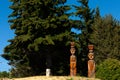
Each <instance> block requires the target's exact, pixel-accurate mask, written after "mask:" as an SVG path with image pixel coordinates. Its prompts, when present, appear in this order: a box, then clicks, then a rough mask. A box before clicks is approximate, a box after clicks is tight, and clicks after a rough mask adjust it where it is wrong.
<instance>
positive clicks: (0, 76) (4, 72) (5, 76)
mask: <svg viewBox="0 0 120 80" xmlns="http://www.w3.org/2000/svg"><path fill="white" fill-rule="evenodd" d="M8 77H9V72H6V71H3V72H0V78H8Z"/></svg>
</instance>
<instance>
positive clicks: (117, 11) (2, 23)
mask: <svg viewBox="0 0 120 80" xmlns="http://www.w3.org/2000/svg"><path fill="white" fill-rule="evenodd" d="M67 1H68V2H67V4H69V5H72V4H75V5H79V4H78V3H77V0H67ZM0 3H1V4H0V55H1V54H3V53H4V47H5V46H7V45H8V44H9V43H8V40H9V39H12V38H14V31H13V30H11V29H10V24H9V23H8V20H9V18H8V16H9V15H10V14H11V12H12V10H11V9H9V6H10V5H11V3H10V2H9V0H1V1H0ZM119 5H120V0H89V7H90V8H91V9H94V8H96V7H99V9H100V14H101V16H105V15H108V14H111V15H112V16H113V17H114V18H115V19H117V20H120V6H119ZM71 11H72V10H71ZM73 11H74V10H73ZM71 18H73V19H77V18H76V17H71ZM7 63H8V61H7V60H5V59H4V58H2V57H0V71H9V69H10V68H11V66H9V65H8V64H7Z"/></svg>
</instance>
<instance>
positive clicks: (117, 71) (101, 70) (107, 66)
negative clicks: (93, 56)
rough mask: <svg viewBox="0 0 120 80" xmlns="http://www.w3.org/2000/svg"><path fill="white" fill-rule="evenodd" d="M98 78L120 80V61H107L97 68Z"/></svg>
mask: <svg viewBox="0 0 120 80" xmlns="http://www.w3.org/2000/svg"><path fill="white" fill-rule="evenodd" d="M96 77H97V78H100V79H102V80H120V61H119V60H116V59H106V60H105V61H104V62H102V63H101V64H100V65H98V66H97V68H96Z"/></svg>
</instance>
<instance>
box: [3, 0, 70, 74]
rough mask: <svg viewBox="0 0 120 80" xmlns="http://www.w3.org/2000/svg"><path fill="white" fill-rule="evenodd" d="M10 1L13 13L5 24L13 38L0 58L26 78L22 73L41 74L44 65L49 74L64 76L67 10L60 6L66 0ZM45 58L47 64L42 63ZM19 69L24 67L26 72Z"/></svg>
mask: <svg viewBox="0 0 120 80" xmlns="http://www.w3.org/2000/svg"><path fill="white" fill-rule="evenodd" d="M11 2H12V3H13V4H12V5H11V6H10V8H11V9H12V10H13V12H12V14H11V15H10V16H9V17H10V20H9V22H10V23H11V26H10V27H11V29H13V30H15V34H16V36H15V37H14V39H12V40H9V42H10V44H9V45H8V46H6V47H5V53H4V54H3V57H4V58H5V59H7V60H8V61H9V63H10V64H11V65H12V66H13V68H15V69H16V71H18V72H17V73H19V74H21V75H20V76H28V75H23V74H24V73H26V74H29V72H31V73H30V74H29V75H38V74H45V71H44V70H45V69H46V64H47V67H50V68H52V67H54V68H52V70H53V74H63V73H64V74H68V70H69V65H68V64H69V62H68V60H69V50H68V49H69V47H68V46H67V43H68V42H69V41H71V25H70V21H69V19H68V18H69V14H68V13H67V11H68V10H69V9H70V7H69V6H66V5H64V3H65V2H66V0H46V1H44V0H11ZM48 58H49V61H50V62H49V61H48V62H46V59H48ZM51 63H52V64H53V65H52V64H51ZM58 63H59V64H58ZM23 68H27V69H26V70H25V71H26V72H25V71H23ZM13 71H14V70H13ZM20 71H21V72H20ZM14 72H15V71H14Z"/></svg>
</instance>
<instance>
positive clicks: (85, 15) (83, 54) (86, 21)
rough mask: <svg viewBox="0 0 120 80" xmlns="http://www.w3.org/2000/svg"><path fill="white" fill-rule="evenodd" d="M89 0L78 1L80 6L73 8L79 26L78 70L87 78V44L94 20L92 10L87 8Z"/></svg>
mask: <svg viewBox="0 0 120 80" xmlns="http://www.w3.org/2000/svg"><path fill="white" fill-rule="evenodd" d="M88 2H89V0H78V3H80V6H74V7H75V8H76V12H75V15H76V16H78V17H79V19H80V21H79V22H80V23H81V24H80V26H78V29H80V30H81V34H79V43H80V46H81V48H80V54H79V55H78V58H79V61H78V63H79V65H78V66H79V67H78V70H80V71H79V72H80V73H81V75H83V76H87V54H88V49H87V48H88V47H87V46H88V44H91V42H90V40H89V38H90V36H89V35H90V34H91V33H92V28H91V24H92V23H93V19H94V10H91V9H90V8H89V6H88Z"/></svg>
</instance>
